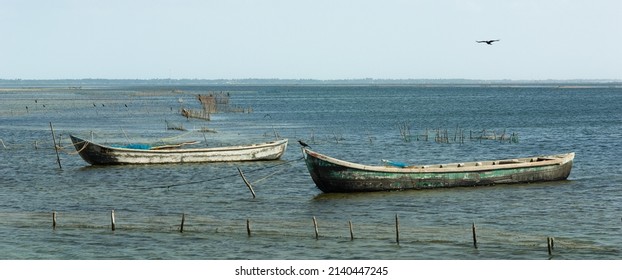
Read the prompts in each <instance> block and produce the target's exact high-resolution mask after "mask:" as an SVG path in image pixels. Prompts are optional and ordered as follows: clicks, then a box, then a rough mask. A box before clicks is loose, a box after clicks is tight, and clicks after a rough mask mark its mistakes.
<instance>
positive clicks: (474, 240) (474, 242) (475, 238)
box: [472, 223, 477, 249]
mask: <svg viewBox="0 0 622 280" xmlns="http://www.w3.org/2000/svg"><path fill="white" fill-rule="evenodd" d="M472 229H473V247H475V249H477V234H476V233H475V223H473V227H472Z"/></svg>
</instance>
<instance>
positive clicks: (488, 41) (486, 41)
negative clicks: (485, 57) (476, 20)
mask: <svg viewBox="0 0 622 280" xmlns="http://www.w3.org/2000/svg"><path fill="white" fill-rule="evenodd" d="M498 41H501V40H484V41H475V42H478V43H486V44H488V45H492V43H493V42H498Z"/></svg>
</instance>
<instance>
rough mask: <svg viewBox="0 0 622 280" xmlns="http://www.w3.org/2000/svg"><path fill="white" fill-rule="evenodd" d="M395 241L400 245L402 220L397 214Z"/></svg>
mask: <svg viewBox="0 0 622 280" xmlns="http://www.w3.org/2000/svg"><path fill="white" fill-rule="evenodd" d="M395 242H397V245H400V220H399V218H398V217H397V214H395Z"/></svg>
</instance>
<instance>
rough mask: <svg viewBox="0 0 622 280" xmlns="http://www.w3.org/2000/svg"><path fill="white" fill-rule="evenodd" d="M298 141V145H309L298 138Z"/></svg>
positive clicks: (305, 146) (304, 146)
mask: <svg viewBox="0 0 622 280" xmlns="http://www.w3.org/2000/svg"><path fill="white" fill-rule="evenodd" d="M298 143H300V146H302V147H303V148H307V147H309V145H307V143H305V142H302V140H298Z"/></svg>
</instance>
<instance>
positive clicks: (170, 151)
mask: <svg viewBox="0 0 622 280" xmlns="http://www.w3.org/2000/svg"><path fill="white" fill-rule="evenodd" d="M70 137H71V138H75V139H76V140H79V141H78V143H73V145H74V146H76V145H81V144H83V143H85V144H87V145H95V146H99V147H101V148H104V149H109V150H113V151H119V152H132V153H144V154H180V153H202V152H218V151H241V150H250V149H261V148H264V147H275V146H281V145H284V144H286V143H287V142H288V139H280V140H275V141H270V142H264V143H256V144H248V145H236V146H224V147H212V148H179V149H132V148H124V147H113V146H109V145H104V144H99V143H96V142H93V141H90V140H86V139H83V138H80V137H77V136H74V135H70Z"/></svg>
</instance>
